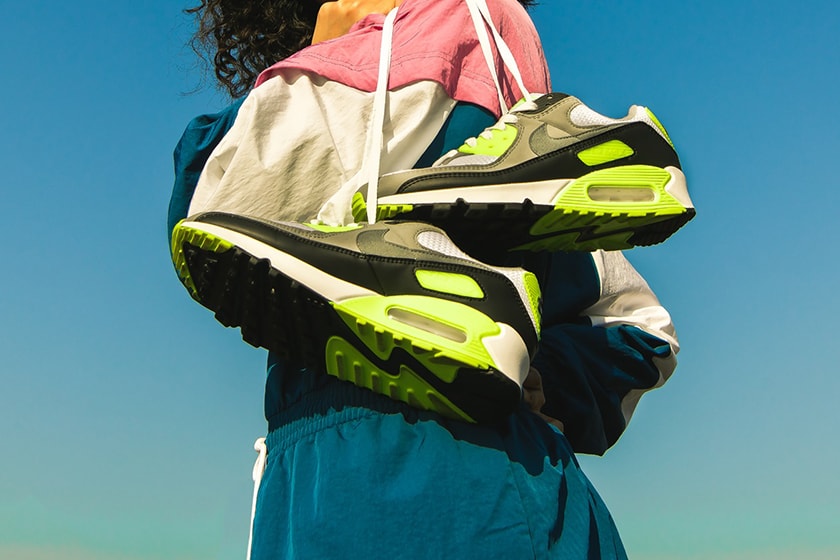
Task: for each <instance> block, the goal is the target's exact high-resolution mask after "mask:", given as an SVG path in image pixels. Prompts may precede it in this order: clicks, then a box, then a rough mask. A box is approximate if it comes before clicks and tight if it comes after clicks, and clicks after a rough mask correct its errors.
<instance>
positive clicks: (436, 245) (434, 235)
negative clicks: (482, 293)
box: [417, 231, 482, 264]
mask: <svg viewBox="0 0 840 560" xmlns="http://www.w3.org/2000/svg"><path fill="white" fill-rule="evenodd" d="M417 243H419V244H420V245H422V246H423V247H425V248H426V249H429V250H430V251H435V252H436V253H440V254H442V255H446V256H448V257H455V258H458V259H464V260H467V261H470V262H474V263H478V264H482V263H481V262H480V261H478V260H476V259H474V258H472V257H471V256H469V255H468V254H466V253H465V252H463V251H462V250H461V249H459V248H458V246H457V245H455V244H454V243H452V240H451V239H449V238H448V237H446V236H445V235H443V234H442V233H440V232H437V231H421V232H420V233H419V234H418V235H417Z"/></svg>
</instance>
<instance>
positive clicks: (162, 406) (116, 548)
mask: <svg viewBox="0 0 840 560" xmlns="http://www.w3.org/2000/svg"><path fill="white" fill-rule="evenodd" d="M0 7H2V10H1V11H0V13H2V14H3V17H2V18H0V60H2V61H3V72H4V75H5V77H4V80H3V82H2V84H3V87H2V89H0V100H1V101H2V106H3V107H4V111H3V113H4V114H3V118H2V121H0V122H2V124H3V126H2V140H0V193H2V197H0V208H2V210H3V218H2V220H0V239H3V240H4V250H3V252H2V254H3V256H4V259H3V260H4V264H3V265H2V268H1V269H0V270H1V272H0V317H2V318H3V321H2V323H1V324H0V460H2V463H0V558H3V559H9V560H81V559H85V560H106V559H107V560H141V559H143V560H156V559H176V560H188V559H189V560H193V559H194V560H198V559H202V560H204V559H229V558H241V557H242V556H243V554H244V551H245V545H246V542H247V530H248V515H249V511H250V499H251V495H250V493H251V481H250V470H251V465H252V462H253V458H254V453H253V451H252V448H251V445H252V442H253V439H254V438H255V437H257V436H259V435H261V434H262V433H263V432H264V429H265V427H264V421H263V419H262V410H261V407H262V383H263V366H264V361H265V356H264V353H263V351H260V350H256V349H253V348H251V347H249V346H247V345H246V344H244V343H243V342H242V341H241V339H240V337H239V335H238V332H237V331H235V330H229V329H224V328H222V327H221V326H219V325H218V324H217V323H215V321H214V320H213V319H212V316H211V314H210V313H209V312H208V311H206V310H205V309H203V308H201V307H200V306H198V305H197V304H195V303H194V302H192V301H191V300H190V299H189V297H188V296H187V294H186V292H185V291H184V289H183V288H182V287H181V286H180V284H179V283H178V281H177V279H176V277H175V274H174V272H173V270H172V267H171V264H170V262H169V260H168V254H167V247H166V232H165V214H166V206H167V203H168V196H169V189H170V186H171V182H172V163H171V154H172V148H173V147H174V144H175V142H176V141H177V139H178V137H179V136H180V134H181V132H182V130H183V128H184V126H185V125H186V123H187V122H188V121H189V119H191V118H192V117H193V116H195V115H197V114H199V113H202V112H213V111H216V110H218V109H220V108H221V107H222V106H223V104H224V102H225V101H224V99H223V97H222V96H220V95H219V94H217V93H214V92H213V91H212V90H211V89H210V88H209V87H204V89H200V86H201V85H202V71H201V68H200V67H199V66H197V65H196V63H195V58H194V56H193V55H192V53H191V52H190V51H189V49H188V48H187V47H185V42H186V40H187V38H188V36H189V33H190V31H191V21H190V19H189V18H188V17H187V16H184V15H182V14H181V13H180V9H181V8H182V7H184V5H182V4H181V3H180V2H173V1H172V0H147V1H145V2H128V1H126V0H115V1H112V2H99V1H97V2H94V1H92V0H81V1H77V2H72V3H64V2H48V1H45V0H28V1H27V2H11V1H7V0H0ZM533 17H534V19H535V21H536V23H537V27H538V29H539V30H540V32H541V34H542V36H543V40H544V46H545V49H546V53H547V56H548V59H549V62H550V67H551V71H552V77H553V82H554V89H555V90H557V91H565V92H568V93H572V94H574V95H577V96H579V97H581V98H582V99H583V100H584V101H585V102H586V103H587V104H589V105H590V106H591V107H593V108H595V109H596V110H599V111H601V112H603V113H605V114H608V115H611V116H622V115H623V114H624V113H625V111H626V109H627V106H628V105H630V104H632V103H638V104H644V105H648V106H649V107H651V108H652V109H653V111H654V112H655V113H656V114H657V116H658V117H659V118H660V120H661V121H662V122H663V123H664V124H665V126H666V127H667V128H668V130H669V132H670V134H671V137H672V139H673V140H674V142H675V144H676V146H677V148H678V150H679V151H680V154H681V157H682V160H683V163H684V168H685V170H686V173H687V176H688V179H689V188H690V190H691V193H692V197H693V199H694V202H695V204H696V205H697V207H698V216H697V218H696V219H695V220H694V221H693V222H691V223H690V224H689V225H688V226H687V227H686V228H684V229H683V230H682V231H680V232H679V233H678V234H677V235H676V236H674V237H673V238H672V239H671V240H669V241H668V242H667V243H665V244H664V245H661V246H657V247H653V248H644V249H636V250H633V251H631V252H629V257H630V259H631V260H632V262H633V263H634V264H635V265H636V266H637V268H638V269H639V270H640V271H641V272H642V273H643V274H644V276H645V277H646V278H647V280H648V281H649V283H650V284H651V286H652V287H653V288H654V290H655V291H656V292H657V294H658V295H659V296H660V299H661V300H662V302H663V304H664V305H665V306H666V307H667V308H668V309H669V310H670V311H671V312H672V315H673V317H674V321H675V323H676V325H677V329H678V333H679V335H680V339H681V342H682V345H683V351H682V353H681V354H680V366H679V367H678V369H677V372H676V374H675V376H674V377H673V378H672V379H671V381H669V383H668V384H666V386H665V387H664V388H662V389H660V390H658V391H656V392H654V393H651V394H649V395H648V396H647V397H645V399H643V401H642V403H641V404H640V406H639V409H638V411H637V413H636V416H635V417H634V419H633V422H632V423H631V425H630V428H629V430H628V431H627V433H626V434H625V435H624V437H623V438H622V439H621V440H620V441H619V443H618V444H617V445H616V446H615V447H614V448H613V449H612V450H611V451H609V452H608V453H607V454H606V456H605V457H603V458H589V457H582V458H581V461H582V463H583V466H584V468H585V470H586V471H587V472H588V474H589V475H590V477H591V478H592V480H593V482H594V483H595V485H596V487H597V488H598V489H599V491H600V493H601V494H602V496H603V497H604V499H605V501H606V502H607V504H608V505H609V506H610V508H611V510H612V512H613V515H614V517H615V519H616V521H617V523H618V526H619V529H620V530H621V533H622V536H623V538H624V541H625V544H626V546H627V549H628V552H629V553H630V557H631V558H636V559H653V560H660V559H662V560H664V559H670V558H679V559H682V558H685V559H692V560H693V559H698V560H699V559H706V558H715V559H724V560H736V559H737V560H754V559H755V560H757V559H759V558H761V559H762V560H775V559H789V558H796V559H804V560H825V559H829V558H832V559H835V558H840V476H838V471H840V446H838V444H837V437H838V428H840V422H838V420H837V413H836V412H835V410H836V408H837V405H836V402H837V398H838V396H840V367H838V365H837V359H838V354H839V353H840V352H838V348H839V347H840V344H838V343H837V342H836V338H837V337H836V334H835V333H836V330H835V329H836V328H837V326H836V325H837V317H838V316H840V296H838V285H839V284H838V276H840V259H838V256H839V255H838V250H837V244H838V241H840V239H838V233H837V229H836V227H837V223H838V220H837V217H836V214H837V209H838V208H840V184H838V183H840V181H838V179H837V177H838V175H837V172H836V168H837V167H838V159H840V156H838V154H840V133H838V125H839V124H840V109H838V107H839V106H840V105H838V101H837V92H838V90H840V57H838V52H840V40H838V38H837V33H838V31H837V30H838V29H840V4H838V3H836V2H834V1H831V0H811V1H807V2H798V3H792V2H780V1H772V0H771V1H765V2H757V1H746V0H742V1H738V2H732V1H729V2H724V1H719V0H713V1H707V2H672V1H666V0H650V1H645V2H624V1H612V2H608V1H604V0H543V1H542V5H541V6H540V7H538V8H536V9H535V10H534V11H533ZM197 88H198V90H197ZM195 90H197V92H195ZM191 91H193V92H194V93H189V92H191Z"/></svg>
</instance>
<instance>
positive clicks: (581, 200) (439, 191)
mask: <svg viewBox="0 0 840 560" xmlns="http://www.w3.org/2000/svg"><path fill="white" fill-rule="evenodd" d="M378 188H379V198H378V200H377V201H376V204H377V212H376V214H377V216H378V219H379V220H384V221H378V222H376V223H371V224H354V225H350V226H342V227H329V226H323V225H315V224H300V223H279V222H271V221H266V220H261V219H255V218H250V217H247V216H239V215H232V214H225V213H219V212H210V213H204V214H200V215H196V216H192V217H189V218H187V219H186V220H183V221H182V222H180V223H179V224H178V225H177V226H176V228H175V230H174V231H173V241H172V256H173V261H174V263H175V266H176V269H177V271H178V274H179V277H180V279H181V281H182V282H183V284H184V285H185V286H186V288H187V289H188V290H189V292H190V294H191V295H192V296H193V298H194V299H196V300H197V301H198V302H199V303H201V304H202V305H204V306H205V307H207V308H209V309H211V310H212V311H214V312H215V314H216V318H217V319H218V320H219V321H220V322H221V323H222V324H224V325H226V326H231V327H239V328H240V329H241V333H242V337H243V339H244V340H245V341H246V342H248V343H250V344H252V345H254V346H258V347H263V348H267V349H269V350H271V351H274V352H276V353H278V354H280V355H281V356H285V357H287V358H288V359H291V360H294V361H295V363H298V364H300V365H303V366H305V367H308V368H310V369H312V370H314V371H315V372H320V373H326V374H328V375H332V376H335V377H338V378H339V379H343V380H346V381H350V382H352V383H354V384H356V385H358V386H360V387H364V388H367V389H370V390H372V391H375V392H377V393H380V394H383V395H386V396H388V397H390V398H392V399H396V400H399V401H402V402H405V403H407V404H409V405H411V406H414V407H416V408H420V409H423V410H431V411H435V412H438V413H440V414H443V415H444V416H447V417H450V418H455V419H459V420H463V421H467V422H480V423H487V422H494V421H497V420H499V419H501V418H504V417H505V416H507V415H508V414H510V413H511V412H512V411H513V410H515V409H516V408H517V407H518V406H519V402H520V398H521V392H522V383H523V381H524V379H525V377H526V375H527V373H528V370H529V364H530V361H531V359H532V358H533V357H534V354H535V352H536V349H537V344H538V341H539V333H540V301H541V297H540V287H539V283H538V281H537V279H536V277H535V276H534V275H533V274H532V273H530V272H527V271H525V270H523V269H520V268H503V267H495V266H489V265H487V264H484V263H482V262H480V261H478V260H476V259H475V258H473V257H471V256H469V255H468V254H466V253H464V252H463V251H462V250H461V248H459V247H464V248H470V247H478V246H479V245H483V246H489V247H493V248H494V250H498V251H509V250H528V251H558V250H583V251H592V250H598V249H605V250H615V249H626V248H631V247H634V246H640V245H652V244H655V243H659V242H662V241H664V240H665V239H667V238H668V237H669V236H670V235H671V234H673V233H674V232H675V231H676V230H677V229H679V228H680V227H681V226H682V225H684V224H685V223H686V222H687V221H688V220H690V219H691V218H692V217H693V216H694V208H693V205H692V203H691V200H690V198H689V196H688V192H687V190H686V184H685V177H684V175H683V173H682V171H681V170H680V164H679V160H678V157H677V154H676V152H675V150H674V148H673V145H672V143H671V141H670V139H669V137H668V134H667V133H666V131H665V129H664V128H663V127H662V125H661V124H660V123H659V122H658V121H657V119H656V117H655V116H654V115H653V113H651V112H650V111H649V110H648V109H646V108H644V107H638V106H634V107H632V108H631V109H630V112H629V113H628V115H627V116H626V117H624V118H622V119H611V118H607V117H604V116H602V115H600V114H598V113H596V112H595V111H593V110H591V109H590V108H588V107H587V106H586V105H584V104H583V103H581V102H580V100H578V99H576V98H574V97H572V96H568V95H565V94H560V93H551V94H546V95H543V96H541V97H539V98H537V99H535V100H534V101H529V102H524V103H520V104H518V105H517V106H516V107H514V108H513V109H512V110H511V111H509V112H508V113H507V114H505V115H504V116H503V117H502V118H501V119H500V120H499V121H498V122H497V123H496V125H494V126H493V127H491V128H488V129H486V130H485V131H484V132H482V133H481V134H480V135H479V136H477V137H475V138H471V139H469V140H467V141H466V142H465V143H464V145H462V146H461V147H460V148H458V149H457V150H453V151H452V152H450V153H448V154H446V155H444V156H443V157H441V158H440V159H439V160H438V161H437V162H436V163H435V164H434V165H433V166H432V167H430V168H424V169H413V170H407V171H400V172H396V173H391V174H388V175H385V176H383V177H382V178H381V179H380V181H379V187H378ZM365 213H366V208H365V201H364V200H363V199H362V197H361V195H358V196H357V199H356V200H355V204H354V215H355V216H356V217H357V219H359V220H361V219H362V216H364V215H365Z"/></svg>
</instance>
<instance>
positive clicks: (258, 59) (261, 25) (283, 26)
mask: <svg viewBox="0 0 840 560" xmlns="http://www.w3.org/2000/svg"><path fill="white" fill-rule="evenodd" d="M318 8H319V3H318V2H316V1H315V0H309V1H301V0H256V1H252V0H244V1H243V0H201V4H200V5H198V6H195V7H194V8H188V9H186V10H184V11H185V12H186V13H187V14H195V16H196V20H197V21H198V30H197V31H196V33H195V35H194V36H193V38H192V41H191V45H192V47H193V50H195V52H196V53H197V54H198V55H199V56H201V57H202V58H204V59H205V60H207V61H208V62H209V61H210V60H212V62H213V69H214V71H215V75H216V79H217V80H218V81H219V83H220V85H221V86H222V87H223V88H225V89H227V91H228V93H230V95H231V97H240V96H241V95H243V94H245V93H246V92H247V91H248V90H249V89H251V87H252V86H253V85H254V80H255V79H256V78H257V76H258V75H259V73H260V72H261V71H262V70H264V69H265V68H268V67H269V66H271V65H272V64H274V63H275V62H277V61H278V60H281V59H283V58H286V57H287V56H290V55H292V54H293V53H295V52H297V51H299V50H301V49H302V48H304V47H306V46H307V45H309V43H311V42H312V33H313V31H314V30H315V20H316V18H317V17H318Z"/></svg>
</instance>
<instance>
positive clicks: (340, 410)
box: [169, 102, 670, 560]
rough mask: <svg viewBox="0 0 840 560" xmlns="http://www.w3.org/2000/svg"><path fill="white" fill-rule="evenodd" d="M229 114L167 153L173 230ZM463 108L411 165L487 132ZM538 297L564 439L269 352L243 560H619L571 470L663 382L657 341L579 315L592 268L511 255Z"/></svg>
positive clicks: (552, 402) (610, 532) (517, 420)
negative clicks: (364, 384)
mask: <svg viewBox="0 0 840 560" xmlns="http://www.w3.org/2000/svg"><path fill="white" fill-rule="evenodd" d="M240 103H241V102H238V103H236V104H234V105H232V106H231V107H229V108H228V109H227V110H225V111H222V112H220V113H217V114H216V115H211V116H205V117H199V118H198V119H196V120H194V121H193V122H192V123H190V127H188V129H187V131H186V132H185V134H184V137H183V138H182V139H181V142H180V143H179V146H178V148H177V149H176V154H175V155H176V176H177V179H176V183H175V188H174V192H173V197H172V203H171V204H170V213H169V227H170V231H171V228H172V227H174V225H175V224H176V223H177V221H178V220H180V219H182V218H183V217H185V216H186V211H187V208H188V206H189V199H190V198H191V196H192V193H193V191H194V189H195V183H196V181H197V180H198V175H199V174H200V171H201V168H202V167H203V165H204V162H205V161H206V159H207V156H208V155H209V153H210V151H212V149H213V148H214V147H215V145H216V144H217V143H218V141H219V140H220V139H221V137H222V136H223V134H224V133H225V131H226V130H227V129H228V128H229V127H230V125H231V124H232V122H233V119H234V118H235V115H236V112H237V111H238V107H239V104H240ZM482 111H483V110H477V108H475V107H471V108H466V107H464V105H462V104H459V105H458V106H456V108H455V110H454V111H453V112H452V115H451V116H450V119H449V120H448V121H447V123H446V126H445V127H444V129H443V131H442V132H441V134H440V135H439V137H438V139H436V141H435V143H433V146H435V147H434V148H430V149H429V150H428V151H427V152H426V154H424V156H423V158H422V159H421V162H419V163H418V165H427V164H428V163H429V162H430V161H434V159H436V158H437V157H439V156H440V155H441V154H442V153H445V152H446V151H448V150H449V149H452V148H456V147H457V146H458V145H460V144H461V143H462V142H463V139H464V138H467V137H469V136H474V135H475V134H476V133H478V132H480V131H481V130H482V129H483V128H485V127H486V126H489V125H491V124H492V123H493V121H494V119H493V117H492V115H490V114H489V113H488V112H486V111H483V112H482ZM507 261H508V262H507V264H508V265H518V266H524V267H525V268H528V269H529V270H532V271H533V272H535V273H536V274H537V276H538V278H539V279H540V281H541V285H542V288H543V296H544V301H543V319H544V326H543V339H542V343H541V347H540V351H539V354H538V356H537V358H536V361H535V366H536V367H537V368H538V369H539V370H540V371H541V373H542V375H543V383H544V386H545V390H546V397H547V401H548V404H547V405H546V408H545V409H544V410H545V411H546V412H548V413H549V414H551V415H553V416H555V417H557V418H558V419H560V420H563V421H564V422H565V423H566V432H567V433H566V435H564V434H562V433H560V432H559V431H557V430H556V429H555V428H553V427H551V426H549V425H548V424H546V423H545V422H544V421H543V420H542V419H540V418H539V417H537V416H536V415H535V414H533V413H531V412H530V411H528V410H526V409H525V407H524V405H523V406H522V408H521V410H520V411H519V412H518V413H516V414H514V415H512V416H510V417H509V418H508V419H507V420H506V422H505V423H504V424H503V425H499V426H493V427H487V426H476V425H470V424H465V423H461V422H454V421H449V420H447V419H444V418H441V417H440V416H438V415H435V414H433V413H429V412H422V411H418V410H415V409H413V408H411V407H408V406H407V405H405V404H403V403H399V402H396V401H393V400H390V399H388V398H386V397H383V396H381V395H377V394H375V393H372V392H370V391H366V390H363V389H360V388H358V387H355V386H354V385H352V384H349V383H345V382H341V381H339V380H337V379H334V378H331V377H328V376H317V375H313V374H312V373H311V372H309V371H306V370H303V369H300V368H299V367H296V366H295V365H294V364H289V363H286V362H283V361H280V360H278V359H277V358H276V357H275V356H273V355H269V358H268V375H267V380H266V392H265V414H266V418H267V420H268V424H269V435H268V440H267V444H268V448H269V455H268V462H267V467H266V472H265V475H264V478H263V483H262V485H261V487H260V491H259V496H258V507H257V515H256V520H255V531H254V547H253V558H254V559H264V560H268V559H271V560H277V559H280V558H307V559H308V558H348V559H354V558H359V559H362V558H364V559H377V558H383V559H386V558H387V559H394V558H413V559H414V558H434V559H438V558H442V557H444V558H465V559H470V558H476V559H479V558H481V559H484V558H502V557H504V558H516V559H519V558H541V559H542V558H557V559H561V558H562V559H568V560H579V559H593V560H594V559H613V558H615V559H623V558H626V556H625V554H624V550H623V548H622V545H621V542H620V539H619V536H618V532H617V530H616V528H615V525H614V523H613V521H612V518H611V517H610V514H609V512H608V510H607V508H606V506H605V505H604V504H603V502H602V501H601V499H600V498H599V497H598V494H597V493H596V492H595V490H594V489H593V488H592V486H591V484H590V483H589V481H588V480H587V479H586V477H585V475H584V474H583V473H582V472H581V471H580V468H579V466H578V464H577V462H576V460H575V458H574V452H575V451H586V452H593V453H602V452H603V451H604V450H605V449H606V448H607V447H609V445H611V444H612V443H613V442H615V440H616V439H617V438H618V435H619V434H620V433H621V431H622V430H623V429H624V419H623V416H622V414H621V408H620V401H621V398H622V397H623V396H624V395H625V394H626V393H627V392H628V391H630V390H631V389H634V388H641V387H651V386H652V385H653V384H655V383H656V381H657V379H658V372H657V370H656V368H655V367H654V366H653V363H652V358H653V357H654V356H657V355H665V354H667V352H669V351H670V349H669V348H668V346H667V344H665V343H664V342H663V341H661V340H659V339H656V338H655V337H652V336H650V335H647V334H646V333H644V332H643V331H641V330H640V329H637V328H635V327H629V326H626V327H625V326H622V327H612V328H596V327H592V326H591V325H589V323H588V320H587V319H586V318H584V317H583V316H582V315H581V313H582V311H583V310H584V309H586V308H587V307H589V306H590V305H592V304H593V303H595V301H597V299H598V296H599V280H598V275H597V271H596V269H595V265H594V262H593V260H592V257H591V255H589V254H587V253H555V254H553V255H534V254H523V255H511V256H510V257H508V258H507Z"/></svg>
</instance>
